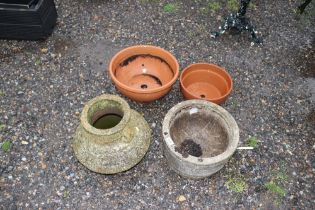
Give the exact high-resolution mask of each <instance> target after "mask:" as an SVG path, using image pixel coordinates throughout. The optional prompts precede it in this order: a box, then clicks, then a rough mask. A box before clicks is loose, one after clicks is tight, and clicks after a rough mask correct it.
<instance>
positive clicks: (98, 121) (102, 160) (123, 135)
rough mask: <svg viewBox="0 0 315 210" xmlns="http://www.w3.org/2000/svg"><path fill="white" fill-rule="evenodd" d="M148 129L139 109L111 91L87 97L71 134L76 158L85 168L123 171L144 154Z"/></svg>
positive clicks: (149, 135) (104, 172)
mask: <svg viewBox="0 0 315 210" xmlns="http://www.w3.org/2000/svg"><path fill="white" fill-rule="evenodd" d="M150 139H151V129H150V127H149V125H148V123H147V122H146V121H145V119H144V118H143V117H142V115H141V114H139V113H138V112H136V111H134V110H132V109H130V107H129V105H128V103H127V102H126V101H125V100H123V99H122V98H120V97H118V96H114V95H106V94H105V95H101V96H98V97H96V98H94V99H92V100H91V101H89V102H88V103H87V104H86V105H85V106H84V108H83V111H82V113H81V123H80V125H79V126H78V128H77V130H76V133H75V135H74V138H73V144H72V147H73V150H74V154H75V156H76V157H77V159H78V160H79V161H80V162H81V163H82V164H83V165H84V166H86V167H87V168H88V169H90V170H92V171H94V172H97V173H103V174H114V173H118V172H122V171H126V170H128V169H130V168H131V167H133V166H135V165H136V164H137V163H138V162H139V161H140V160H141V159H142V158H143V157H144V155H145V154H146V152H147V150H148V148H149V146H150Z"/></svg>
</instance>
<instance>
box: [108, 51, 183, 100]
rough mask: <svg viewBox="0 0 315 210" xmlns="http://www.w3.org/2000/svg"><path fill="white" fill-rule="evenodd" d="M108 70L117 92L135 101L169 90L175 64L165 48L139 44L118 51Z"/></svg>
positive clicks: (175, 72) (157, 95)
mask: <svg viewBox="0 0 315 210" xmlns="http://www.w3.org/2000/svg"><path fill="white" fill-rule="evenodd" d="M109 73H110V76H111V78H112V80H113V82H114V83H115V85H116V87H117V88H118V90H119V91H120V92H121V93H123V94H124V95H126V96H127V97H129V98H131V99H133V100H135V101H139V102H150V101H154V100H156V99H159V98H161V97H162V96H164V95H165V94H166V93H167V92H169V91H170V90H171V88H172V85H173V84H174V83H175V82H176V79H177V77H178V75H179V65H178V62H177V60H176V58H175V57H174V56H173V55H172V54H171V53H169V52H168V51H166V50H164V49H162V48H159V47H155V46H149V45H139V46H132V47H128V48H126V49H123V50H122V51H120V52H118V53H117V54H116V55H115V56H114V57H113V58H112V60H111V62H110V65H109Z"/></svg>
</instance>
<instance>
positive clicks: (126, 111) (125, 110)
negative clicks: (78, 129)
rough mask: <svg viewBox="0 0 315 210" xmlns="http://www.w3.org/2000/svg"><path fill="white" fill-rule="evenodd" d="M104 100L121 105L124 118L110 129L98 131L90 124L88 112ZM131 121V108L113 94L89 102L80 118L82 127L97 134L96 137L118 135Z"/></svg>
mask: <svg viewBox="0 0 315 210" xmlns="http://www.w3.org/2000/svg"><path fill="white" fill-rule="evenodd" d="M103 100H107V101H115V102H117V103H119V104H121V108H122V111H123V116H122V119H121V120H120V122H119V123H118V124H117V125H116V126H114V127H112V128H109V129H98V128H95V127H94V126H92V125H91V124H90V123H89V122H88V111H89V110H90V108H91V107H92V106H93V105H94V104H95V103H97V102H99V101H103ZM129 119H130V106H129V104H128V103H127V102H126V101H125V100H124V99H122V98H121V97H119V96H116V95H111V94H102V95H100V96H97V97H95V98H93V99H91V100H90V101H88V102H87V103H86V104H85V106H84V108H83V110H82V113H81V117H80V122H81V125H82V126H83V127H84V129H85V130H86V131H88V132H89V133H92V134H95V135H100V136H102V135H112V134H114V133H117V132H118V131H120V130H122V129H124V128H125V126H126V124H127V123H128V121H129Z"/></svg>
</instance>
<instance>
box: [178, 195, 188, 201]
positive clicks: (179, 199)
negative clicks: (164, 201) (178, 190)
mask: <svg viewBox="0 0 315 210" xmlns="http://www.w3.org/2000/svg"><path fill="white" fill-rule="evenodd" d="M186 200H187V199H186V197H185V196H183V195H180V196H178V197H177V201H178V202H184V201H186Z"/></svg>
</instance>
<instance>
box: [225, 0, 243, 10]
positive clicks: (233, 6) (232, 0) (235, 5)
mask: <svg viewBox="0 0 315 210" xmlns="http://www.w3.org/2000/svg"><path fill="white" fill-rule="evenodd" d="M239 6H240V5H239V1H238V0H228V1H227V8H228V10H230V11H232V12H236V11H237V10H238V9H239Z"/></svg>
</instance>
